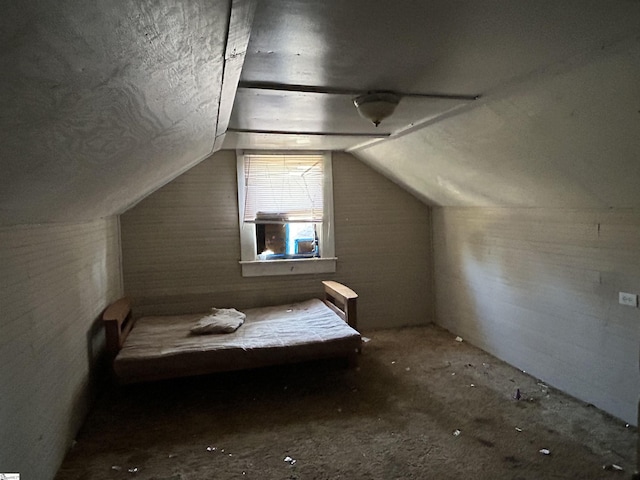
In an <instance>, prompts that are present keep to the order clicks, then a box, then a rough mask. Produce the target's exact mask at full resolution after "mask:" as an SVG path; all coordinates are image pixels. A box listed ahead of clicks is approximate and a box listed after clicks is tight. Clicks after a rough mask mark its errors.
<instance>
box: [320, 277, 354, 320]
mask: <svg viewBox="0 0 640 480" xmlns="http://www.w3.org/2000/svg"><path fill="white" fill-rule="evenodd" d="M322 285H324V303H326V304H327V306H329V308H331V310H333V311H334V312H336V314H337V315H338V316H339V317H340V318H342V319H343V320H344V321H345V322H347V323H348V324H349V326H350V327H351V328H353V329H354V330H357V329H358V309H357V306H358V303H357V300H358V294H357V293H356V292H354V291H353V290H351V289H350V288H349V287H346V286H344V285H342V284H341V283H338V282H333V281H331V280H325V281H323V282H322Z"/></svg>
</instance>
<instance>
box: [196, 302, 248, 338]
mask: <svg viewBox="0 0 640 480" xmlns="http://www.w3.org/2000/svg"><path fill="white" fill-rule="evenodd" d="M211 311H212V312H213V313H211V315H206V316H204V317H202V318H201V319H200V320H198V323H196V324H195V325H194V326H193V327H191V333H195V334H197V335H206V334H209V333H233V332H235V331H236V330H237V329H238V327H240V325H242V324H243V323H244V319H245V318H246V315H245V314H244V313H242V312H239V311H237V310H236V309H234V308H212V309H211Z"/></svg>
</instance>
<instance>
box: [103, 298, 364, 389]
mask: <svg viewBox="0 0 640 480" xmlns="http://www.w3.org/2000/svg"><path fill="white" fill-rule="evenodd" d="M244 313H245V314H246V319H245V322H244V325H242V326H241V327H240V328H239V329H238V330H236V331H235V332H234V333H228V334H213V335H194V334H192V333H191V332H190V329H191V327H193V326H194V325H195V324H196V322H197V321H198V320H199V319H200V318H202V317H203V316H204V315H206V314H203V313H200V314H189V315H174V316H149V317H143V318H140V319H139V320H137V322H136V323H135V326H134V327H133V329H132V330H131V333H130V334H129V336H128V337H127V340H126V342H125V344H124V346H123V347H122V349H121V350H120V352H119V353H118V355H117V357H116V358H115V361H114V371H115V374H116V376H117V377H118V378H119V380H120V381H121V382H122V383H132V382H143V381H151V380H160V379H165V378H174V377H182V376H191V375H202V374H207V373H213V372H221V371H229V370H241V369H246V368H256V367H262V366H268V365H277V364H283V363H293V362H301V361H306V360H314V359H319V358H327V357H334V356H342V355H349V354H351V353H353V352H355V351H356V350H358V349H359V348H360V345H361V338H360V334H359V333H358V332H357V331H356V330H354V329H353V328H351V327H350V326H349V325H348V324H347V323H346V322H345V321H344V320H342V319H341V318H340V317H339V316H338V315H336V314H335V313H334V312H333V311H332V310H331V309H330V308H329V307H327V306H326V305H325V303H324V302H322V301H321V300H318V299H311V300H307V301H305V302H300V303H296V304H290V305H279V306H275V307H262V308H253V309H248V310H244Z"/></svg>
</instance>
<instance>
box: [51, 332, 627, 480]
mask: <svg viewBox="0 0 640 480" xmlns="http://www.w3.org/2000/svg"><path fill="white" fill-rule="evenodd" d="M366 335H367V336H368V337H369V338H370V339H371V340H370V341H369V342H368V343H366V344H365V347H364V351H363V354H362V355H361V357H360V365H359V367H358V368H357V369H347V368H345V367H344V365H342V363H341V362H318V363H310V364H303V365H295V366H286V367H278V368H269V369H262V370H255V371H246V372H236V373H229V374H221V375H212V376H207V377H200V378H193V379H181V380H177V381H170V382H161V383H155V384H150V385H139V386H133V387H127V388H112V389H110V390H109V391H108V392H106V393H105V394H104V395H103V396H102V397H101V398H100V399H99V401H98V403H97V405H96V406H95V409H94V410H93V412H92V413H91V415H90V416H89V418H88V419H87V422H86V424H85V426H84V428H83V429H82V431H81V432H80V434H79V435H78V438H77V442H76V444H75V446H74V448H73V449H72V451H71V452H70V453H69V455H68V456H67V458H66V460H65V462H64V463H63V465H62V467H61V469H60V470H59V472H58V475H57V476H56V480H80V479H82V480H89V479H96V480H99V479H124V478H128V479H132V478H136V479H158V480H169V479H171V480H194V479H235V478H238V479H257V480H266V479H290V480H293V479H300V480H307V479H327V480H328V479H332V480H333V479H461V478H465V479H467V478H470V479H491V480H499V479H510V480H524V479H532V480H533V479H536V480H539V479H557V478H562V479H609V478H629V477H630V475H631V473H632V472H633V471H634V469H635V468H634V464H635V442H636V436H637V435H636V430H635V429H634V428H633V427H628V426H626V425H625V424H624V423H623V422H621V421H619V420H617V419H614V418H612V417H610V416H608V415H606V414H604V413H603V412H601V411H599V410H597V409H596V408H594V407H593V406H590V405H586V404H584V403H582V402H579V401H576V400H575V399H572V398H570V397H568V396H566V395H564V394H562V393H560V392H558V391H556V390H554V389H553V388H550V387H548V386H546V385H544V383H542V382H541V381H539V380H537V379H534V378H532V377H530V376H528V375H526V374H525V373H523V372H521V371H519V370H517V369H514V368H512V367H510V366H508V365H506V364H504V363H503V362H501V361H499V360H497V359H495V358H493V357H491V356H490V355H488V354H486V353H484V352H482V351H480V350H478V349H476V348H474V347H472V346H471V345H469V344H468V343H466V342H457V341H455V337H454V336H452V335H451V334H450V333H448V332H446V331H444V330H442V329H440V328H438V327H435V326H429V327H420V328H407V329H399V330H385V331H375V332H368V333H366ZM518 390H519V392H520V395H521V397H520V399H515V398H514V396H516V395H515V394H516V392H517V391H518ZM545 449H546V451H548V452H549V453H548V454H545V453H541V450H543V451H544V450H545ZM613 465H616V466H619V467H620V468H622V469H624V470H623V471H619V470H617V469H616V468H615V467H614V466H613Z"/></svg>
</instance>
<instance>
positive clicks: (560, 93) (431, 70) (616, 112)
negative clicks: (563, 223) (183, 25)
mask: <svg viewBox="0 0 640 480" xmlns="http://www.w3.org/2000/svg"><path fill="white" fill-rule="evenodd" d="M639 39H640V2H637V1H629V0H621V1H613V2H601V1H582V0H580V1H562V2H557V1H545V0H541V1H537V0H536V1H519V2H510V1H491V2H475V1H454V2H451V1H449V0H447V1H427V2H425V1H406V2H404V1H403V2H382V1H377V2H370V1H364V0H354V1H351V2H340V1H337V0H335V1H332V0H329V1H325V2H314V1H311V0H308V1H277V0H263V1H262V2H260V4H259V6H258V9H257V12H256V18H255V21H254V27H253V31H252V36H251V39H250V42H249V47H248V51H247V57H246V59H245V65H244V68H243V71H242V77H241V83H240V88H239V91H238V96H237V97H236V103H235V105H234V111H233V114H232V118H231V123H230V127H231V129H230V131H229V133H227V138H226V141H225V146H226V147H228V148H257V149H261V148H266V149H269V148H294V149H295V148H297V149H300V148H310V149H315V148H344V149H346V150H348V151H350V152H352V153H353V154H355V155H356V156H357V157H359V158H360V159H361V160H363V161H364V162H366V163H368V164H369V165H371V166H372V167H373V168H375V169H377V170H379V171H380V172H382V173H383V174H385V175H386V176H388V177H390V178H391V179H393V180H394V181H396V182H397V183H399V184H400V185H402V186H403V187H405V188H407V189H409V190H410V191H412V192H413V193H414V194H416V195H417V196H418V197H419V198H421V199H423V200H424V201H425V202H427V203H429V204H433V205H446V206H496V205H499V206H528V207H603V206H606V207H620V208H626V207H638V206H640V188H637V187H636V186H637V185H639V184H640V183H639V182H638V181H639V180H640V169H638V168H637V167H636V164H637V163H638V160H640V143H639V142H640V135H638V133H639V132H640V130H639V128H638V127H640V112H639V111H640V75H639V73H640V61H639V60H640V58H639V53H638V52H639ZM265 85H266V87H265ZM270 86H271V87H270ZM269 87H270V88H269ZM314 88H315V91H314ZM332 88H333V89H335V90H334V91H333V93H332V90H331V89H332ZM296 89H297V91H296ZM340 89H343V90H349V89H351V90H360V91H367V90H393V91H397V92H408V93H426V94H447V95H467V96H473V95H479V96H480V98H479V99H478V100H475V101H452V100H443V99H438V98H429V97H425V98H413V97H405V98H403V99H402V101H401V103H400V105H399V107H398V109H397V110H396V112H395V113H394V114H393V115H392V116H391V117H389V118H388V119H387V120H384V121H383V122H382V124H381V125H380V126H379V127H378V128H376V127H374V126H373V125H371V124H367V123H366V122H365V121H363V119H362V118H360V117H358V116H357V114H356V112H355V109H354V107H353V104H352V103H351V102H352V100H353V97H354V95H353V94H352V95H348V94H340V92H339V90H340ZM318 133H321V134H322V135H317V134H318ZM378 137H381V138H378Z"/></svg>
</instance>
